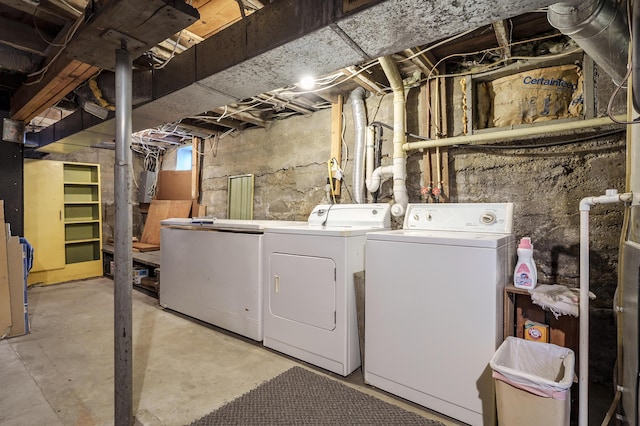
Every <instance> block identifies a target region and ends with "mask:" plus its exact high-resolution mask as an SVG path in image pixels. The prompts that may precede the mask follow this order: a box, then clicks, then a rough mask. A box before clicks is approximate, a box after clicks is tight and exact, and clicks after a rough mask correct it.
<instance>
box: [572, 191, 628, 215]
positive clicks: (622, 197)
mask: <svg viewBox="0 0 640 426" xmlns="http://www.w3.org/2000/svg"><path fill="white" fill-rule="evenodd" d="M632 199H633V193H632V192H625V193H624V194H618V190H616V189H607V190H606V192H605V195H600V196H598V197H586V198H583V199H582V200H580V207H579V209H580V211H588V210H591V206H594V205H596V204H612V203H618V202H623V203H628V202H631V200H632Z"/></svg>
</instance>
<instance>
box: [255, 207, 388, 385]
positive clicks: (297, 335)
mask: <svg viewBox="0 0 640 426" xmlns="http://www.w3.org/2000/svg"><path fill="white" fill-rule="evenodd" d="M390 223H391V219H390V207H389V205H388V204H332V205H319V206H316V207H315V208H314V209H313V211H312V212H311V215H310V216H309V220H308V225H307V226H303V227H300V226H293V227H292V226H289V227H287V226H285V227H278V228H270V229H266V230H265V235H264V238H265V240H264V279H263V282H264V285H265V290H264V292H263V294H264V342H263V343H264V346H266V347H268V348H271V349H275V350H277V351H279V352H282V353H285V354H287V355H290V356H292V357H295V358H298V359H300V360H303V361H306V362H308V363H310V364H313V365H316V366H318V367H321V368H324V369H326V370H329V371H332V372H334V373H337V374H341V375H343V376H347V375H348V374H350V373H351V372H353V371H354V370H355V369H357V368H358V367H359V366H360V345H359V338H358V324H357V315H356V301H355V289H354V278H353V276H354V274H355V273H357V272H361V271H363V270H364V247H365V242H366V233H367V232H371V231H376V230H384V229H389V228H390Z"/></svg>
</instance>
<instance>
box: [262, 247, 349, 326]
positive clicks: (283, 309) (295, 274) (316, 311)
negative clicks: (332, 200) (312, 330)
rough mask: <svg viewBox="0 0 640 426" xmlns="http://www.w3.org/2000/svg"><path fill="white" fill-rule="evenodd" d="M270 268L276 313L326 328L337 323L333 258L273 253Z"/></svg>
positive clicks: (271, 303)
mask: <svg viewBox="0 0 640 426" xmlns="http://www.w3.org/2000/svg"><path fill="white" fill-rule="evenodd" d="M269 269H270V271H271V276H270V277H269V309H270V311H271V314H272V315H274V316H276V317H280V318H285V319H289V320H291V321H295V322H299V323H303V324H307V325H310V326H314V327H318V328H322V329H325V330H333V329H334V328H335V327H336V264H335V263H334V262H333V260H332V259H328V258H325V257H314V256H300V255H294V254H283V253H273V254H271V256H270V258H269Z"/></svg>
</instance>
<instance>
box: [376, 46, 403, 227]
mask: <svg viewBox="0 0 640 426" xmlns="http://www.w3.org/2000/svg"><path fill="white" fill-rule="evenodd" d="M378 60H379V61H380V65H381V66H382V69H383V70H384V73H385V75H386V76H387V79H388V80H389V83H390V84H391V89H392V90H393V199H394V201H395V204H394V205H393V206H391V214H393V215H394V216H396V217H397V216H402V215H403V214H404V211H405V209H406V207H407V204H408V203H409V195H408V194H407V185H406V180H407V161H406V160H407V154H406V153H405V152H404V149H403V145H404V143H405V141H406V140H407V137H406V123H405V119H406V118H405V98H404V84H403V82H402V77H401V76H400V71H398V67H397V65H396V64H395V62H394V61H393V59H391V57H390V56H383V57H381V58H379V59H378Z"/></svg>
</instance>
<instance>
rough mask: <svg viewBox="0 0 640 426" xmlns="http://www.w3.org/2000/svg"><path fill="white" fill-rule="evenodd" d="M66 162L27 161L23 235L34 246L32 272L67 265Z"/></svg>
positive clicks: (25, 168)
mask: <svg viewBox="0 0 640 426" xmlns="http://www.w3.org/2000/svg"><path fill="white" fill-rule="evenodd" d="M62 166H63V163H61V162H58V161H47V160H31V161H25V163H24V235H25V237H26V238H27V240H28V241H29V243H30V244H31V245H32V246H33V248H34V255H33V257H34V258H33V268H32V269H31V272H38V271H48V270H52V269H60V268H64V266H65V251H64V238H65V237H64V217H63V208H64V190H63V189H64V187H63V185H62V182H63V168H62Z"/></svg>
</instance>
